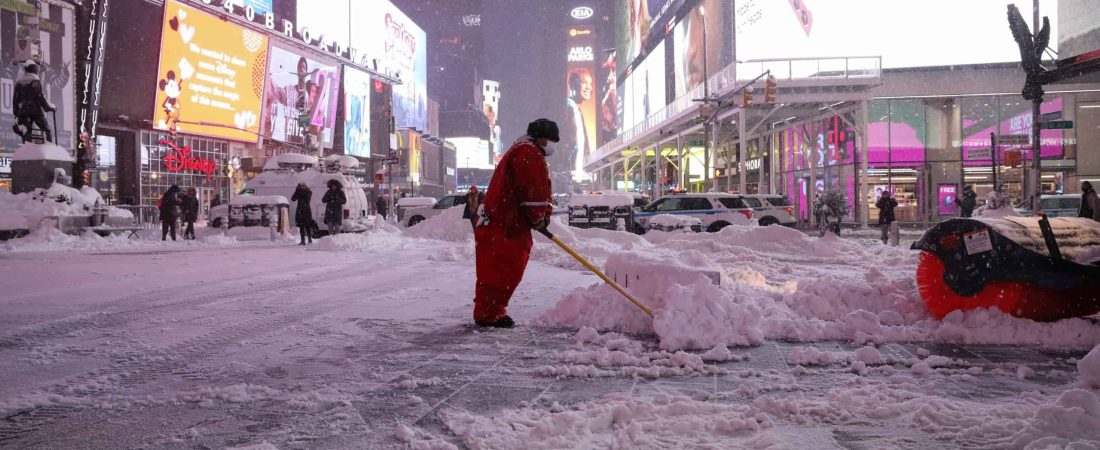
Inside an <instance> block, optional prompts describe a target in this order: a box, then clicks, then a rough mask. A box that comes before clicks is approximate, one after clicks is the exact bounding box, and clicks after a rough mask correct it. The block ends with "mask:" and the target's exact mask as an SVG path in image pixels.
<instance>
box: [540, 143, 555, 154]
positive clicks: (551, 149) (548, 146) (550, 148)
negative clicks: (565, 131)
mask: <svg viewBox="0 0 1100 450" xmlns="http://www.w3.org/2000/svg"><path fill="white" fill-rule="evenodd" d="M554 150H557V146H555V145H554V143H553V142H547V143H546V146H544V147H542V152H543V153H545V154H546V156H550V155H553V154H554Z"/></svg>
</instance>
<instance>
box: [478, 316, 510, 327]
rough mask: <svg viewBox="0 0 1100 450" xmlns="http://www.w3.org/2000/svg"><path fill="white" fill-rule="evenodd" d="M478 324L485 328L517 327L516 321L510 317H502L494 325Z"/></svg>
mask: <svg viewBox="0 0 1100 450" xmlns="http://www.w3.org/2000/svg"><path fill="white" fill-rule="evenodd" d="M476 323H477V324H478V325H480V326H483V327H493V328H512V327H514V326H516V321H514V320H512V318H511V317H509V316H504V317H501V318H500V320H498V321H496V322H493V323H484V322H476Z"/></svg>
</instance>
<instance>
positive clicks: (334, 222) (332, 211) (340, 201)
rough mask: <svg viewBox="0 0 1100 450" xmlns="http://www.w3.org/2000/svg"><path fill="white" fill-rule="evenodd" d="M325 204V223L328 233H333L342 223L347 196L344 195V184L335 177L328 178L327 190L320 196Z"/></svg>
mask: <svg viewBox="0 0 1100 450" xmlns="http://www.w3.org/2000/svg"><path fill="white" fill-rule="evenodd" d="M321 202H322V203H324V204H325V225H328V234H330V235H334V234H337V233H339V232H340V225H343V223H344V203H347V202H348V198H347V196H346V195H344V186H343V185H341V184H340V181H338V180H336V179H332V180H328V191H326V192H325V196H324V197H321Z"/></svg>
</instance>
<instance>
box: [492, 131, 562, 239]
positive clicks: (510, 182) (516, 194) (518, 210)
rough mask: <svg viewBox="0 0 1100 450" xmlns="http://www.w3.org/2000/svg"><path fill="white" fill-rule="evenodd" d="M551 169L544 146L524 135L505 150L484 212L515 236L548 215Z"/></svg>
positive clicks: (550, 206)
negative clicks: (547, 162)
mask: <svg viewBox="0 0 1100 450" xmlns="http://www.w3.org/2000/svg"><path fill="white" fill-rule="evenodd" d="M550 200H551V197H550V171H549V169H548V168H547V166H546V157H545V156H544V155H543V153H542V149H540V148H539V147H538V145H536V144H535V143H533V142H531V141H530V140H529V138H521V139H520V140H517V141H516V142H515V143H513V144H512V147H510V148H509V149H508V151H507V152H505V153H504V157H503V158H501V160H500V163H498V164H497V168H496V170H495V171H494V172H493V179H492V181H490V182H489V191H488V192H487V193H486V194H485V200H484V203H483V204H484V205H485V214H486V215H487V216H489V221H490V223H492V222H496V223H498V224H499V225H501V226H503V227H504V230H505V232H506V233H507V234H508V235H511V236H516V235H519V234H521V233H522V232H523V231H524V230H530V229H531V225H532V224H535V223H537V222H539V221H541V220H543V219H546V218H549V217H550V213H551V212H552V210H553V207H552V205H551V203H550Z"/></svg>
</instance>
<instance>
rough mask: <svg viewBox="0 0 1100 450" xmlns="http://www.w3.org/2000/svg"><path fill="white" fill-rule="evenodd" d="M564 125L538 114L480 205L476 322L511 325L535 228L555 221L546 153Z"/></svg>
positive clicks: (476, 239) (476, 231) (510, 151)
mask: <svg viewBox="0 0 1100 450" xmlns="http://www.w3.org/2000/svg"><path fill="white" fill-rule="evenodd" d="M558 140H559V136H558V125H557V124H556V123H554V122H553V121H550V120H547V119H538V120H536V121H534V122H531V124H530V125H528V126H527V135H526V136H523V137H522V138H520V139H519V140H517V141H516V142H515V143H513V144H512V147H511V148H509V149H508V151H507V152H505V153H504V157H503V158H501V160H500V163H498V164H497V168H496V171H494V172H493V179H492V181H490V182H489V190H488V192H487V193H486V194H485V200H484V201H483V202H482V204H481V206H480V207H479V208H478V216H479V217H478V223H477V226H476V227H475V228H474V242H475V244H476V245H475V247H476V256H477V285H476V287H475V292H474V322H475V323H477V324H478V325H481V326H486V327H499V328H511V327H512V326H514V325H515V322H514V321H513V320H512V318H511V317H508V313H507V308H508V300H509V299H511V298H512V293H513V292H515V290H516V286H517V285H519V282H520V280H522V279H523V271H524V269H526V268H527V258H528V256H530V254H531V244H532V241H531V230H532V229H539V228H542V227H544V226H546V224H548V223H549V222H550V213H551V211H552V206H551V203H550V200H551V197H550V173H549V169H548V167H547V165H546V157H547V156H549V155H551V154H552V153H553V147H551V146H550V142H551V141H553V142H558Z"/></svg>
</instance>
